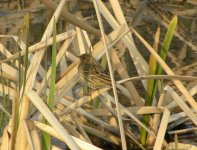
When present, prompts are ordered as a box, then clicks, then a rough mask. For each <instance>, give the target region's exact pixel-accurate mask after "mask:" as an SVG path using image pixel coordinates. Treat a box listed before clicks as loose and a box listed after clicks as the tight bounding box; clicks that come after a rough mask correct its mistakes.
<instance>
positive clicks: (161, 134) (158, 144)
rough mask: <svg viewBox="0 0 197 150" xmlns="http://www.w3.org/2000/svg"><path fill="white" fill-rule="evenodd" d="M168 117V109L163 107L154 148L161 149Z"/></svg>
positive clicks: (155, 149)
mask: <svg viewBox="0 0 197 150" xmlns="http://www.w3.org/2000/svg"><path fill="white" fill-rule="evenodd" d="M169 117H170V111H169V110H168V109H165V110H164V112H163V116H162V119H161V123H160V127H159V130H158V133H157V138H156V141H155V145H154V150H158V149H162V144H163V141H164V136H165V133H166V129H167V125H168V119H169ZM164 144H165V146H166V145H167V143H165V142H164Z"/></svg>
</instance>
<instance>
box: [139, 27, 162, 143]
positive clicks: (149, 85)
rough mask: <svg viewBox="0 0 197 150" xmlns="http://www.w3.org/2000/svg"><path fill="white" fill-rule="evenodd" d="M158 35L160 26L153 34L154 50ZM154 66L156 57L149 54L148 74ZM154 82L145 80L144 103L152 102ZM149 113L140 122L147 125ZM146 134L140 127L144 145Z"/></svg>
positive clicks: (154, 68) (152, 73) (154, 69)
mask: <svg viewBox="0 0 197 150" xmlns="http://www.w3.org/2000/svg"><path fill="white" fill-rule="evenodd" d="M159 36H160V28H158V29H157V32H156V34H155V41H154V45H153V48H154V49H155V51H158V43H159ZM156 68H157V60H156V58H155V57H154V56H153V55H152V54H151V56H150V60H149V70H148V75H155V73H156ZM154 83H155V80H153V79H150V80H148V81H147V88H146V95H145V105H146V106H147V105H151V104H152V100H153V98H154V97H153V95H152V92H153V89H154ZM149 118H150V117H149V115H143V117H142V122H143V123H144V124H145V125H146V126H148V124H149ZM146 136H147V132H146V130H144V129H141V131H140V141H141V143H142V144H143V145H145V142H146Z"/></svg>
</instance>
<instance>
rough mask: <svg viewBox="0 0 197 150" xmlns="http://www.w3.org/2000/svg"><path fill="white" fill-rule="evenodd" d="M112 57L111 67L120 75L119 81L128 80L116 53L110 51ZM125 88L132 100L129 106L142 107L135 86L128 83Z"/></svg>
mask: <svg viewBox="0 0 197 150" xmlns="http://www.w3.org/2000/svg"><path fill="white" fill-rule="evenodd" d="M111 55H112V58H113V59H111V60H112V63H113V65H115V66H116V69H117V72H118V74H119V75H120V77H121V79H126V78H129V75H128V73H127V71H126V70H125V69H124V67H123V65H122V63H121V61H120V59H119V58H118V56H117V54H116V52H115V51H114V50H112V52H111ZM125 87H126V88H127V89H128V91H129V93H131V96H132V98H133V99H130V103H131V105H133V104H134V103H136V106H143V105H144V103H143V101H142V100H141V97H140V96H139V94H138V92H137V90H136V88H135V86H134V85H133V83H132V82H129V83H125Z"/></svg>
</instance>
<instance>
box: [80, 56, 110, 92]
mask: <svg viewBox="0 0 197 150" xmlns="http://www.w3.org/2000/svg"><path fill="white" fill-rule="evenodd" d="M79 58H80V64H79V66H78V70H79V73H80V75H81V76H82V77H83V78H84V79H85V80H86V81H87V83H88V86H89V87H90V88H91V89H93V90H97V89H100V88H104V87H109V88H110V87H112V85H111V79H110V76H109V73H108V72H107V71H105V69H104V68H103V67H102V66H101V65H100V64H99V63H98V62H97V61H96V60H95V59H94V58H93V57H92V56H91V55H90V54H86V53H85V54H82V55H80V56H79Z"/></svg>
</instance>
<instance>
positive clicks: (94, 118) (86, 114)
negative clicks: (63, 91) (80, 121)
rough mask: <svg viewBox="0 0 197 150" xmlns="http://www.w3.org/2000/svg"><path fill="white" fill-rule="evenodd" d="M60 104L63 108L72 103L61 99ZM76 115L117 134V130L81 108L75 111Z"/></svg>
mask: <svg viewBox="0 0 197 150" xmlns="http://www.w3.org/2000/svg"><path fill="white" fill-rule="evenodd" d="M60 102H61V103H62V104H63V105H65V106H67V107H68V106H69V105H71V104H72V103H71V102H70V101H67V100H66V99H64V98H62V99H61V100H60ZM75 111H76V112H77V113H79V114H81V115H83V116H84V117H86V118H88V119H89V120H90V121H92V122H94V123H96V124H98V125H100V126H101V127H104V128H105V129H107V130H109V131H110V132H112V133H114V134H118V130H117V129H116V128H114V127H111V126H110V125H109V124H108V123H106V122H104V121H103V120H101V119H99V118H98V117H96V116H93V115H92V114H90V113H88V112H86V111H85V110H84V109H82V108H80V107H79V108H77V109H76V110H75Z"/></svg>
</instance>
